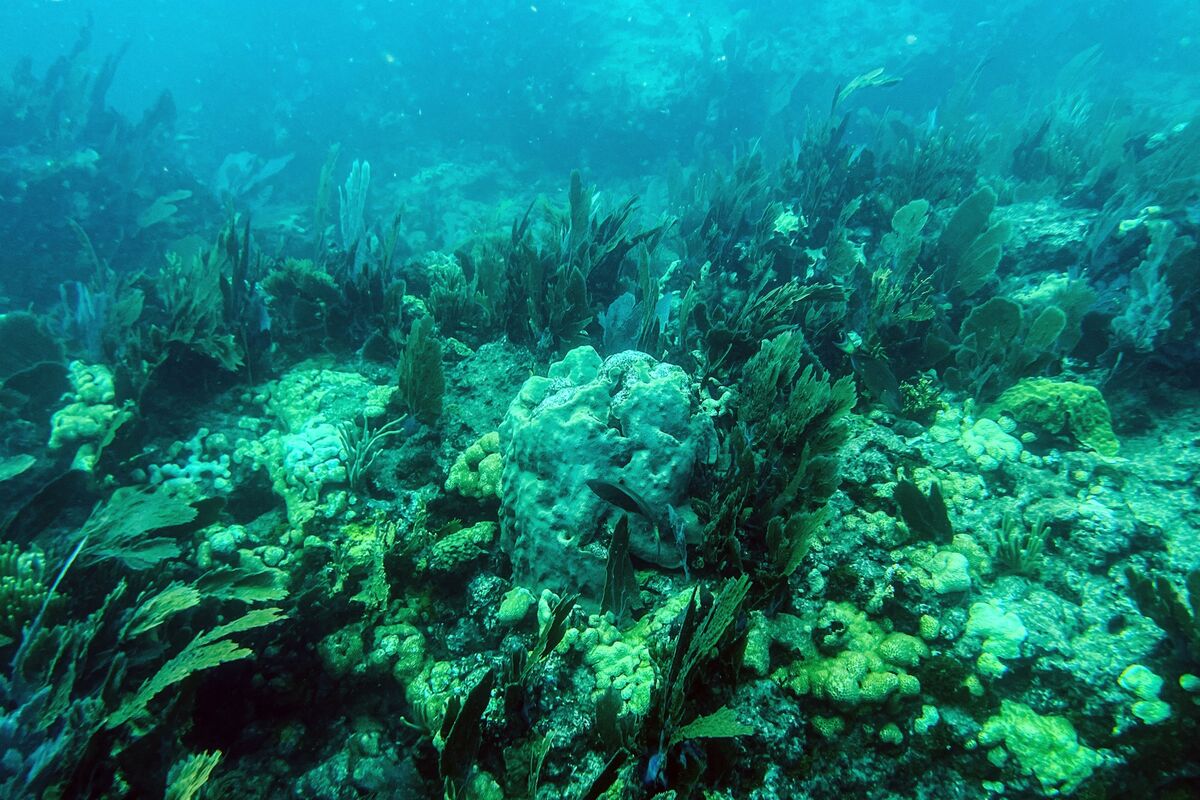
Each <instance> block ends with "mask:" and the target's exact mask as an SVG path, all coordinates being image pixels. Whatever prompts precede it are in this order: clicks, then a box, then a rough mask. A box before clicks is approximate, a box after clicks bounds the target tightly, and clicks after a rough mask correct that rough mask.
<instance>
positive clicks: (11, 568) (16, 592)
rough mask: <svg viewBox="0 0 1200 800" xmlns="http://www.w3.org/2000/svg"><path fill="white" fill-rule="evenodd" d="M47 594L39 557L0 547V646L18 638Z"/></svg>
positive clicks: (33, 552)
mask: <svg viewBox="0 0 1200 800" xmlns="http://www.w3.org/2000/svg"><path fill="white" fill-rule="evenodd" d="M49 592H50V589H49V586H48V585H47V582H46V560H45V557H44V556H43V555H42V553H41V552H40V551H37V550H28V551H25V552H22V551H21V549H20V548H19V547H18V546H17V545H16V544H14V543H12V542H3V543H0V646H3V645H4V644H7V643H9V642H12V641H15V640H17V639H20V638H21V632H22V631H23V630H24V628H25V625H26V624H27V623H29V622H30V621H31V620H32V619H33V618H34V617H36V616H37V614H38V611H39V610H40V609H41V607H42V603H44V602H45V601H46V596H47V595H48V594H49Z"/></svg>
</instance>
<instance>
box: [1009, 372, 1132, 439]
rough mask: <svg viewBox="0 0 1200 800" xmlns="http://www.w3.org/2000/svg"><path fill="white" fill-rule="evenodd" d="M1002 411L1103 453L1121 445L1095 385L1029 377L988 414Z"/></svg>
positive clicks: (1011, 389) (1010, 391)
mask: <svg viewBox="0 0 1200 800" xmlns="http://www.w3.org/2000/svg"><path fill="white" fill-rule="evenodd" d="M1000 414H1008V415H1009V416H1012V417H1014V418H1016V419H1017V420H1018V421H1019V422H1022V423H1024V424H1027V425H1035V426H1037V427H1039V428H1042V429H1043V430H1045V431H1047V432H1049V433H1052V434H1060V433H1069V434H1070V435H1071V436H1072V437H1074V439H1075V440H1076V441H1077V442H1079V443H1080V444H1082V445H1083V446H1084V447H1087V448H1090V449H1092V450H1095V451H1096V452H1097V453H1099V454H1100V455H1102V456H1115V455H1116V454H1117V451H1118V449H1120V442H1118V441H1117V437H1116V434H1114V433H1113V429H1112V416H1111V415H1110V414H1109V411H1108V404H1107V403H1105V402H1104V396H1103V395H1102V394H1100V390H1099V389H1097V388H1096V387H1095V386H1087V385H1085V384H1082V383H1072V382H1070V381H1053V380H1050V379H1049V378H1028V379H1026V380H1023V381H1021V382H1020V383H1018V384H1017V385H1016V386H1013V387H1012V388H1010V389H1008V390H1007V391H1006V392H1004V394H1002V395H1000V397H999V398H998V399H997V400H996V402H995V403H993V404H992V405H991V407H990V408H988V410H987V416H989V417H995V416H998V415H1000Z"/></svg>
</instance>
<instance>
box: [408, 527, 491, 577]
mask: <svg viewBox="0 0 1200 800" xmlns="http://www.w3.org/2000/svg"><path fill="white" fill-rule="evenodd" d="M495 538H496V523H494V522H489V521H487V520H484V521H482V522H477V523H475V524H474V525H472V526H471V527H469V528H463V529H462V530H458V531H455V532H454V533H451V534H448V535H446V536H443V537H442V538H441V539H438V540H437V541H436V542H434V543H433V544H432V545H430V547H429V549H428V550H426V551H425V553H424V554H423V555H422V556H421V558H420V560H419V561H418V562H417V569H419V570H421V571H422V572H424V571H426V570H429V571H431V572H453V571H455V570H456V569H458V568H459V567H461V566H463V565H464V564H466V563H467V562H469V561H473V560H474V559H476V558H478V557H479V556H481V555H483V554H484V553H486V552H487V548H488V547H489V546H490V545H491V543H492V540H493V539H495Z"/></svg>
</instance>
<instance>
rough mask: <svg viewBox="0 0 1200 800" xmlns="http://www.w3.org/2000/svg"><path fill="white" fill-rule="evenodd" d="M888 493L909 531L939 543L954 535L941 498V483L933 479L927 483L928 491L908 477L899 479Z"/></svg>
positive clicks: (945, 541) (948, 539)
mask: <svg viewBox="0 0 1200 800" xmlns="http://www.w3.org/2000/svg"><path fill="white" fill-rule="evenodd" d="M892 497H893V498H894V499H895V500H896V506H897V508H899V510H900V516H901V518H902V519H903V520H904V524H906V525H908V529H909V530H910V531H912V532H913V533H915V534H917V535H918V536H922V537H925V538H927V539H931V540H933V541H935V542H939V543H943V544H944V543H948V542H949V541H950V540H951V539H952V538H954V526H953V525H952V524H951V522H950V514H949V513H948V512H947V511H946V501H945V500H944V499H943V498H942V485H941V484H940V483H938V482H937V481H933V482H932V483H930V484H929V494H928V495H927V494H925V493H924V492H922V491H921V490H920V488H919V487H918V486H917V485H916V484H915V483H913V482H912V481H909V480H902V481H899V482H898V483H897V484H896V489H895V491H894V492H893V494H892Z"/></svg>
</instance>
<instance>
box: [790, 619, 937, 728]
mask: <svg viewBox="0 0 1200 800" xmlns="http://www.w3.org/2000/svg"><path fill="white" fill-rule="evenodd" d="M814 635H815V637H816V638H817V639H820V641H819V642H818V641H813V637H809V639H808V640H807V641H804V642H800V643H798V644H799V651H800V655H801V658H799V659H796V660H795V661H793V662H791V663H790V664H788V665H786V666H784V667H781V668H780V669H778V670H776V672H775V673H774V675H773V676H772V677H773V678H774V679H775V680H776V681H779V682H780V683H781V684H783V685H784V686H787V687H788V688H790V689H791V690H792V691H794V692H796V693H797V694H800V695H806V694H811V695H814V696H816V697H820V698H822V699H825V700H830V701H832V702H835V703H839V704H844V705H857V704H860V703H880V702H882V701H884V700H886V699H887V698H888V697H890V696H892V695H893V694H900V695H905V696H908V695H915V694H917V693H919V692H920V690H921V685H920V682H919V681H918V680H917V678H916V677H915V676H913V675H911V674H909V673H908V671H907V669H911V668H913V667H916V666H917V665H918V664H919V663H920V661H921V659H923V658H925V657H927V656H928V655H929V648H928V647H927V646H926V645H925V643H924V642H922V641H921V640H920V639H918V638H917V637H915V636H909V635H908V634H905V633H894V632H893V633H889V632H888V631H886V630H884V629H883V627H882V626H880V625H879V624H878V623H876V622H874V621H872V620H870V619H868V618H867V615H866V614H865V613H863V612H862V611H859V610H858V609H856V608H855V607H854V606H852V605H850V604H848V603H829V604H827V605H826V606H825V608H824V609H822V610H821V613H820V615H819V616H818V618H817V624H816V629H815V632H814ZM830 651H834V652H833V654H832V655H826V654H827V653H829V652H830Z"/></svg>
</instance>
